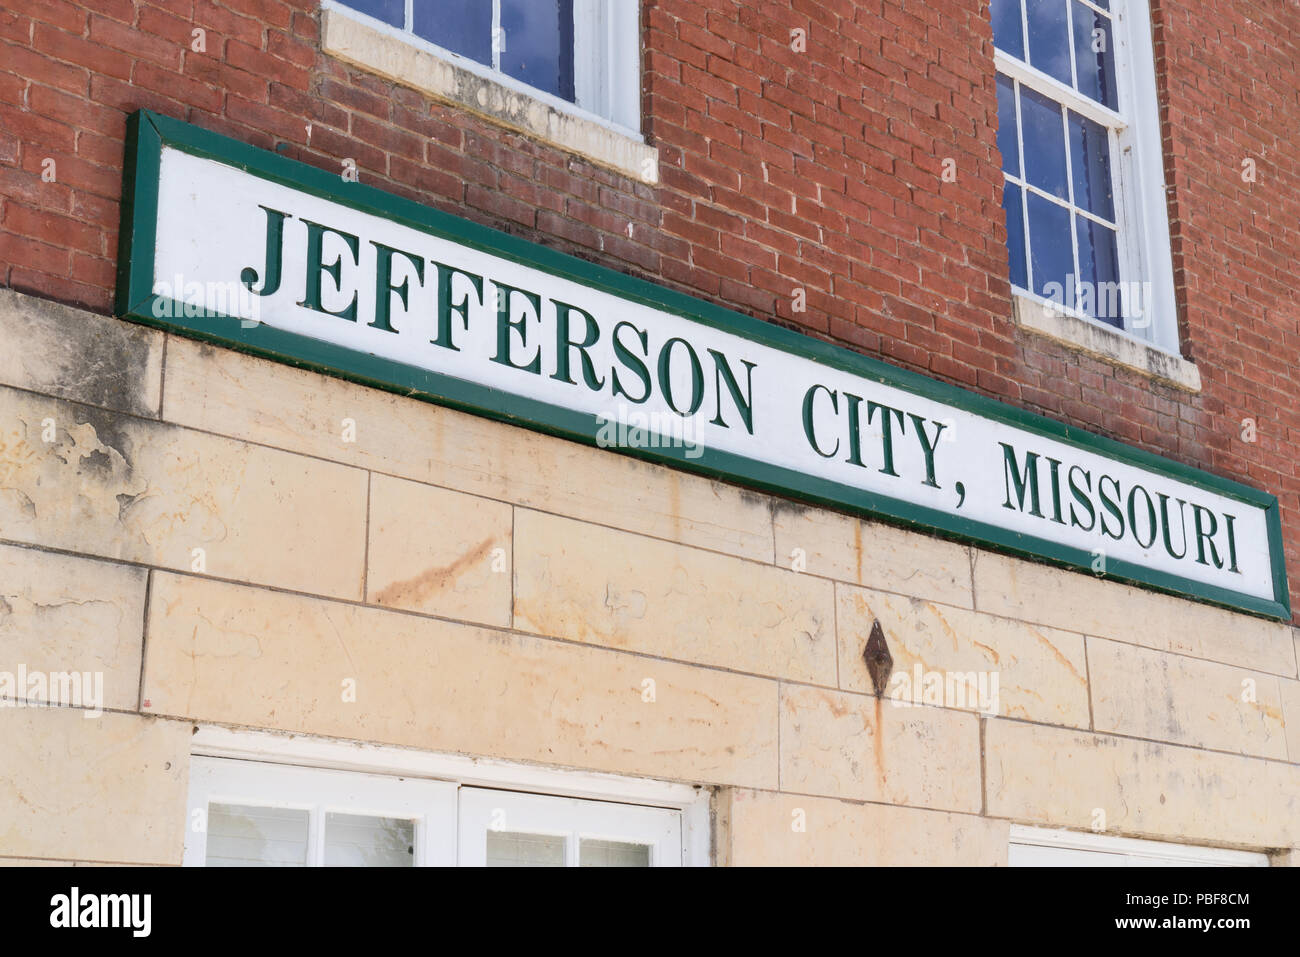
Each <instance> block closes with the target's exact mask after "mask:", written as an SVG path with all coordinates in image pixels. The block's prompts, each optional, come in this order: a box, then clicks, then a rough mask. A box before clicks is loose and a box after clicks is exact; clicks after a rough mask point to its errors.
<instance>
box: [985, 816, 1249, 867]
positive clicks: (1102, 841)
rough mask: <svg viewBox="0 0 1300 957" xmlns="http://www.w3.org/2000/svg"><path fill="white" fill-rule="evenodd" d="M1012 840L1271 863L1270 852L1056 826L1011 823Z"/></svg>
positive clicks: (1193, 861)
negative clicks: (1066, 828) (1229, 848)
mask: <svg viewBox="0 0 1300 957" xmlns="http://www.w3.org/2000/svg"><path fill="white" fill-rule="evenodd" d="M1010 843H1012V844H1021V845H1032V846H1037V847H1051V848H1060V849H1062V850H1076V851H1091V852H1095V853H1103V854H1114V855H1115V856H1116V857H1117V858H1119V859H1122V858H1136V859H1138V860H1135V861H1134V862H1133V863H1135V864H1138V865H1140V864H1142V863H1143V861H1144V860H1146V861H1150V862H1158V861H1167V862H1177V863H1180V864H1188V865H1193V866H1194V865H1201V866H1207V867H1268V855H1267V854H1264V853H1259V852H1255V851H1234V850H1228V849H1226V848H1219V847H1198V846H1196V845H1191V844H1172V843H1168V842H1166V841H1147V840H1139V839H1137V838H1130V837H1112V836H1110V835H1106V834H1089V833H1085V832H1083V831H1067V830H1062V829H1056V828H1045V827H1030V826H1027V825H1023V824H1012V825H1011V829H1010Z"/></svg>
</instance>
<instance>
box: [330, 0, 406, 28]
mask: <svg viewBox="0 0 1300 957" xmlns="http://www.w3.org/2000/svg"><path fill="white" fill-rule="evenodd" d="M343 5H344V6H345V7H351V8H352V9H353V10H358V11H360V12H361V13H366V14H369V15H370V16H372V17H374V18H375V19H376V20H383V21H384V23H390V24H392V25H393V26H395V27H403V26H406V0H343Z"/></svg>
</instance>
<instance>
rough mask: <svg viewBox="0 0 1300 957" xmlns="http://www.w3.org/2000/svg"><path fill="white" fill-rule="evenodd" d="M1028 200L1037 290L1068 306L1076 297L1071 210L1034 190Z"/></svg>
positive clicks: (1031, 257)
mask: <svg viewBox="0 0 1300 957" xmlns="http://www.w3.org/2000/svg"><path fill="white" fill-rule="evenodd" d="M1028 201H1029V249H1030V260H1031V262H1032V263H1033V267H1034V292H1036V293H1038V294H1039V295H1040V296H1046V297H1047V298H1048V299H1051V300H1053V301H1055V302H1059V303H1061V304H1062V305H1067V306H1068V305H1070V304H1071V303H1072V302H1073V299H1074V297H1073V292H1074V282H1073V279H1072V276H1073V273H1074V246H1073V244H1072V243H1071V242H1070V211H1069V210H1068V209H1066V208H1065V207H1064V206H1058V205H1057V204H1056V203H1053V202H1052V201H1051V200H1048V199H1043V197H1041V196H1035V195H1034V194H1033V193H1030V194H1029V196H1028ZM1053 286H1054V287H1055V288H1053Z"/></svg>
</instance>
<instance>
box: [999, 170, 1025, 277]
mask: <svg viewBox="0 0 1300 957" xmlns="http://www.w3.org/2000/svg"><path fill="white" fill-rule="evenodd" d="M1024 202H1025V200H1024V190H1023V189H1021V188H1020V187H1019V186H1017V185H1016V184H1015V183H1004V184H1003V186H1002V211H1003V212H1004V213H1006V214H1007V259H1008V261H1009V262H1010V264H1011V285H1013V286H1019V287H1020V288H1021V289H1028V288H1029V276H1028V273H1027V271H1026V269H1025V213H1024Z"/></svg>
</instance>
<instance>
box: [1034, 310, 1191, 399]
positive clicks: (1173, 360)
mask: <svg viewBox="0 0 1300 957" xmlns="http://www.w3.org/2000/svg"><path fill="white" fill-rule="evenodd" d="M1011 314H1012V317H1013V318H1014V319H1015V322H1016V325H1018V326H1020V327H1021V328H1022V329H1027V330H1029V331H1030V332H1034V333H1037V334H1038V335H1041V336H1045V337H1046V338H1048V339H1052V340H1054V341H1056V342H1060V343H1063V344H1065V345H1067V346H1069V347H1070V348H1072V349H1076V350H1078V351H1079V352H1085V353H1087V354H1088V355H1091V356H1097V357H1098V358H1100V359H1104V360H1106V361H1107V362H1110V363H1111V364H1113V365H1117V366H1123V367H1124V368H1126V369H1133V370H1135V371H1137V372H1140V373H1142V375H1144V376H1147V377H1148V378H1150V379H1154V380H1156V381H1158V382H1163V383H1165V384H1167V385H1172V386H1174V387H1175V388H1178V389H1182V390H1184V391H1185V392H1200V391H1201V371H1200V370H1199V369H1198V368H1197V367H1196V363H1194V362H1189V361H1188V360H1186V359H1184V358H1183V357H1182V356H1176V355H1173V354H1172V353H1169V352H1165V351H1164V350H1163V349H1157V348H1155V347H1154V346H1149V345H1147V344H1146V343H1143V342H1139V341H1138V340H1136V339H1134V338H1132V337H1131V336H1126V335H1124V334H1123V333H1122V332H1120V331H1118V330H1116V329H1111V328H1109V327H1107V326H1103V325H1100V324H1099V323H1095V322H1090V321H1089V320H1087V319H1080V318H1078V317H1077V316H1073V315H1070V314H1069V313H1063V312H1060V311H1059V310H1056V309H1052V308H1050V307H1049V306H1047V305H1046V304H1045V303H1042V302H1039V301H1038V300H1037V299H1031V298H1029V297H1028V296H1022V295H1020V294H1018V293H1015V292H1012V294H1011Z"/></svg>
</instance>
